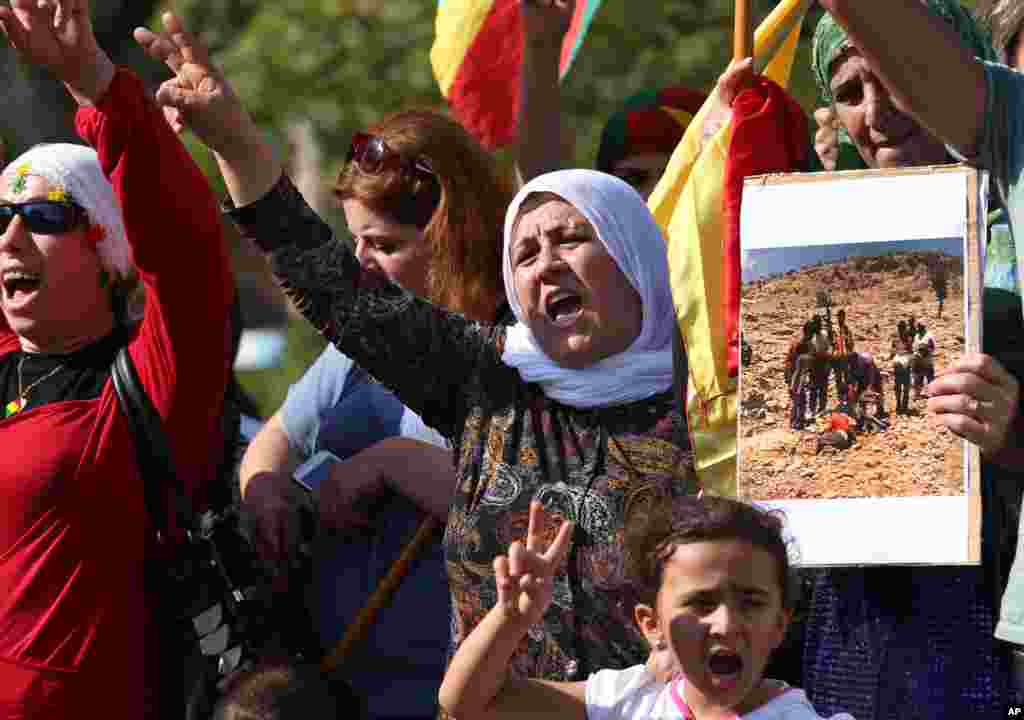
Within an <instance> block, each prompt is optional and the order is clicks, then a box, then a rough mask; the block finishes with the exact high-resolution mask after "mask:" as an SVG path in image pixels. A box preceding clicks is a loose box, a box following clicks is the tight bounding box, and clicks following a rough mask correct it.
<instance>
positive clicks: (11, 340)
mask: <svg viewBox="0 0 1024 720" xmlns="http://www.w3.org/2000/svg"><path fill="white" fill-rule="evenodd" d="M19 347H20V345H19V344H18V336H17V335H15V334H14V331H13V330H11V328H10V326H9V325H8V324H7V318H5V317H4V314H3V313H2V312H0V355H6V354H7V353H9V352H14V351H15V350H17V349H18V348H19Z"/></svg>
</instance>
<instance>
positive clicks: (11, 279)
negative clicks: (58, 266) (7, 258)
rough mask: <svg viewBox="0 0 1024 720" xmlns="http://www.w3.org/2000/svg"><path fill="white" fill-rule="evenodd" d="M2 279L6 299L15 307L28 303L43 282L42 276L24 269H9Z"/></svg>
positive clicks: (8, 303) (7, 302) (6, 301)
mask: <svg viewBox="0 0 1024 720" xmlns="http://www.w3.org/2000/svg"><path fill="white" fill-rule="evenodd" d="M2 280H3V293H4V301H5V303H6V304H7V305H9V306H13V307H18V306H20V305H24V304H25V303H27V302H28V301H29V300H30V299H31V298H32V296H33V295H35V293H36V292H37V291H38V290H39V286H40V285H41V284H42V277H41V276H39V275H37V274H36V273H31V272H27V271H24V270H8V271H6V272H5V273H4V274H3V278H2Z"/></svg>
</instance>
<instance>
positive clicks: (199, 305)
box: [76, 69, 233, 482]
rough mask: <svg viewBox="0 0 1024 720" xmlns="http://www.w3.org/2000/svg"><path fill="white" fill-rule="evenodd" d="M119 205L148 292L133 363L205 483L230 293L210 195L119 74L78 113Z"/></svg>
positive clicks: (223, 376) (175, 444)
mask: <svg viewBox="0 0 1024 720" xmlns="http://www.w3.org/2000/svg"><path fill="white" fill-rule="evenodd" d="M76 124H77V128H78V132H79V134H80V135H81V136H82V138H83V139H84V140H85V141H86V142H88V143H89V144H90V145H92V146H93V147H95V148H96V151H97V152H98V154H99V160H100V164H101V165H102V166H103V170H104V172H105V173H106V174H107V177H109V178H110V181H111V183H112V184H113V186H114V190H115V192H116V193H117V196H118V199H119V200H120V202H121V208H122V211H123V213H124V224H125V229H126V231H127V235H128V241H129V243H130V244H131V246H132V250H133V253H134V256H135V263H136V265H137V266H138V269H139V275H140V277H141V279H142V282H143V283H144V284H145V288H146V310H145V316H144V319H143V321H142V325H141V328H140V331H139V333H138V335H137V336H136V337H135V339H134V340H133V341H132V344H131V355H132V359H133V360H134V362H135V365H136V367H137V368H138V371H139V376H140V378H141V380H142V383H143V385H144V386H145V388H146V391H147V392H148V393H149V396H150V397H151V398H152V400H153V403H154V405H156V407H157V409H158V410H159V411H160V414H161V416H162V417H163V418H164V421H165V424H166V427H167V432H168V435H169V438H170V443H171V447H172V449H173V450H174V454H175V461H176V463H177V464H178V468H179V473H180V474H181V475H182V477H183V479H186V480H194V481H196V482H199V481H201V480H202V479H204V478H207V477H210V475H211V472H210V468H211V467H212V465H211V463H213V462H215V461H216V459H217V455H219V447H220V440H221V434H220V431H219V427H220V422H219V418H220V414H221V411H222V407H223V399H224V389H225V386H226V384H227V379H228V371H229V363H230V358H229V344H230V333H229V330H228V321H229V303H230V300H231V296H232V292H233V285H232V282H231V278H230V274H229V272H230V271H229V265H228V260H227V253H226V248H225V247H224V239H223V234H222V231H221V224H220V223H221V219H220V211H219V209H218V207H217V203H216V202H215V200H214V198H213V194H212V192H211V191H210V187H209V185H208V184H207V182H206V179H205V178H204V177H203V175H202V173H201V172H200V170H199V168H198V167H196V165H195V163H194V162H193V161H192V158H191V157H190V156H189V154H188V152H187V151H186V149H185V147H184V145H182V143H181V141H180V140H179V139H178V138H177V136H176V135H175V134H174V133H173V131H172V130H171V129H170V127H169V126H168V125H167V122H166V121H165V120H164V117H163V114H162V113H161V112H160V110H159V108H157V106H156V104H155V103H154V102H153V101H152V100H151V99H150V98H149V97H148V95H147V94H146V92H145V88H144V87H143V84H142V82H141V81H140V80H139V79H138V78H137V77H136V76H135V75H133V74H132V73H130V72H128V71H126V70H123V69H122V70H118V72H117V74H116V75H115V77H114V80H113V83H112V84H111V86H110V89H109V90H108V91H107V93H106V95H105V96H104V97H103V99H102V100H101V101H100V103H99V104H98V105H97V106H96V107H84V108H81V109H80V110H79V111H78V115H77V117H76Z"/></svg>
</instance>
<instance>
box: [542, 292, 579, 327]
mask: <svg viewBox="0 0 1024 720" xmlns="http://www.w3.org/2000/svg"><path fill="white" fill-rule="evenodd" d="M544 309H545V311H546V312H547V316H548V319H549V320H550V321H551V323H552V324H553V325H554V326H555V327H560V328H565V327H569V326H571V325H572V324H573V323H574V322H576V319H577V318H579V316H580V314H582V312H583V299H582V298H581V297H580V296H579V295H577V294H576V293H573V292H564V291H559V292H556V293H553V294H552V295H551V296H550V297H548V299H547V302H546V303H545V307H544Z"/></svg>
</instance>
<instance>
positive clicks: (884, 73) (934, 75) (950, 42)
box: [821, 0, 986, 155]
mask: <svg viewBox="0 0 1024 720" xmlns="http://www.w3.org/2000/svg"><path fill="white" fill-rule="evenodd" d="M821 5H822V7H824V8H825V10H826V11H828V12H830V13H831V14H832V16H833V17H835V19H836V21H837V22H838V23H839V24H840V25H842V26H843V27H844V28H845V29H846V31H847V32H848V33H849V35H850V40H851V42H852V43H853V44H854V45H855V46H856V47H857V48H858V50H859V51H860V52H861V53H862V54H863V55H864V58H865V59H866V60H867V61H868V63H869V64H870V65H871V67H872V69H874V71H875V72H876V73H877V74H878V77H879V78H881V80H882V82H883V83H884V84H885V86H886V88H887V89H888V91H889V93H890V94H891V95H892V97H893V99H894V100H895V101H896V103H897V104H898V105H899V107H900V108H902V109H905V110H906V111H908V112H909V113H911V114H912V115H913V116H914V117H915V118H916V119H917V120H918V122H920V123H921V124H922V125H924V126H925V127H927V128H928V129H929V130H931V131H932V133H933V134H934V135H935V136H937V137H938V138H940V139H941V140H943V141H944V142H946V143H948V144H950V145H952V146H954V147H956V148H958V149H960V150H961V151H962V152H964V154H967V155H972V154H973V151H974V150H975V148H976V145H977V143H978V141H979V138H980V135H981V130H982V128H983V127H984V114H985V102H986V98H985V93H986V90H985V73H984V68H983V66H982V65H981V63H979V62H977V61H976V60H975V59H974V58H973V57H972V56H971V53H970V51H968V50H967V49H966V48H964V47H963V45H962V43H960V42H959V40H958V38H957V37H956V36H955V35H954V33H953V32H952V30H951V29H950V28H949V27H948V26H947V25H946V24H945V23H944V22H943V21H942V20H941V19H939V18H937V17H934V16H932V15H931V14H930V13H929V12H928V10H927V9H926V8H925V6H924V4H923V3H922V2H920V0H821Z"/></svg>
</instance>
